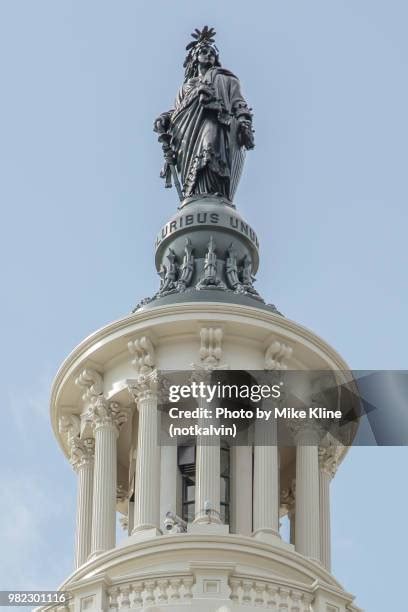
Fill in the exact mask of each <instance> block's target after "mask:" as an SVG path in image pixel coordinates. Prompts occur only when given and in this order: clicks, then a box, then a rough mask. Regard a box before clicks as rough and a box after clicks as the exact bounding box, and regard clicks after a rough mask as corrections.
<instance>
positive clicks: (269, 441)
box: [253, 419, 279, 536]
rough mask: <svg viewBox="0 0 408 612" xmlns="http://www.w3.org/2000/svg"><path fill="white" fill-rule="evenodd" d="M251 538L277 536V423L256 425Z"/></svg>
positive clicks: (273, 421) (270, 422)
mask: <svg viewBox="0 0 408 612" xmlns="http://www.w3.org/2000/svg"><path fill="white" fill-rule="evenodd" d="M253 521H254V524H253V527H254V535H255V536H256V535H259V536H262V534H263V533H270V534H274V535H279V453H278V447H277V432H276V421H275V420H274V419H273V420H272V421H269V422H268V423H264V422H260V421H257V422H256V424H255V446H254V501H253Z"/></svg>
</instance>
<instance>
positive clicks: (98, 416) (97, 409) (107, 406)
mask: <svg viewBox="0 0 408 612" xmlns="http://www.w3.org/2000/svg"><path fill="white" fill-rule="evenodd" d="M129 414H130V410H129V408H127V407H124V406H121V404H119V403H118V402H114V401H108V400H107V399H105V398H104V397H103V395H99V396H98V397H97V398H96V400H95V401H94V402H93V403H92V404H91V406H90V407H89V410H88V412H87V416H88V417H89V419H90V422H91V426H92V428H93V429H94V430H95V431H96V430H97V429H99V428H101V427H115V428H116V430H117V432H118V433H119V431H120V428H121V427H122V425H123V424H124V423H126V421H127V420H128V418H129Z"/></svg>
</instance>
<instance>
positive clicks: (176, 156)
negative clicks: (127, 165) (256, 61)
mask: <svg viewBox="0 0 408 612" xmlns="http://www.w3.org/2000/svg"><path fill="white" fill-rule="evenodd" d="M214 36H215V31H214V30H213V28H208V26H205V27H204V28H203V29H202V30H201V31H200V30H198V29H196V30H195V32H194V33H193V34H192V37H193V39H194V40H193V41H192V42H190V43H189V44H188V45H187V47H186V50H187V52H188V53H187V57H186V59H185V62H184V67H185V75H184V83H183V85H182V86H181V88H180V90H179V92H178V94H177V97H176V101H175V105H174V109H172V110H170V111H168V112H166V113H162V114H161V115H160V116H159V117H158V119H156V121H155V124H154V129H155V131H156V132H157V133H158V134H159V141H160V142H161V143H162V146H163V151H164V156H165V166H164V168H163V171H162V173H161V176H162V177H163V178H165V179H166V187H171V177H172V176H173V179H174V182H175V184H176V187H177V190H178V193H179V197H180V200H184V199H185V198H188V197H191V196H195V195H216V196H222V197H224V198H227V199H228V200H230V201H232V199H233V197H234V193H235V191H236V188H237V185H238V181H239V179H240V176H241V172H242V167H243V162H244V157H245V150H246V149H252V148H253V147H254V139H253V130H252V114H251V111H250V109H249V108H248V105H247V103H246V102H245V100H244V98H243V96H242V94H241V90H240V84H239V80H238V78H237V77H236V76H235V75H234V74H233V73H232V72H230V71H229V70H226V69H225V68H222V66H221V64H220V60H219V53H218V49H217V47H216V46H215V44H214Z"/></svg>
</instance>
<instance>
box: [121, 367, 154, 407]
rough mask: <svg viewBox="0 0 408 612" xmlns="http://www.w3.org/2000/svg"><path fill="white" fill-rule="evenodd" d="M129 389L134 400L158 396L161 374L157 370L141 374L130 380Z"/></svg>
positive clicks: (138, 400) (139, 400) (137, 401)
mask: <svg viewBox="0 0 408 612" xmlns="http://www.w3.org/2000/svg"><path fill="white" fill-rule="evenodd" d="M128 389H129V393H130V395H131V397H132V398H133V400H134V401H135V402H136V403H137V404H138V403H139V402H141V401H143V400H146V399H150V398H151V397H157V395H158V392H159V375H158V372H157V370H152V371H151V372H150V373H148V374H141V375H139V377H138V378H137V379H136V380H129V381H128Z"/></svg>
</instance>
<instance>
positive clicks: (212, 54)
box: [184, 26, 221, 81]
mask: <svg viewBox="0 0 408 612" xmlns="http://www.w3.org/2000/svg"><path fill="white" fill-rule="evenodd" d="M215 34H216V32H215V31H214V29H213V28H209V27H208V26H204V27H203V29H202V30H201V31H200V30H198V29H197V28H196V30H195V31H194V32H193V33H192V34H191V36H192V37H193V38H194V40H193V41H191V42H190V43H189V44H188V45H187V47H186V51H188V53H187V57H186V59H185V62H184V68H185V69H186V70H185V75H184V77H185V81H187V80H188V79H191V78H192V77H194V76H197V74H198V67H199V65H204V66H207V67H208V68H211V67H212V66H221V64H220V60H219V52H218V49H217V47H216V45H215V44H214V36H215Z"/></svg>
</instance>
